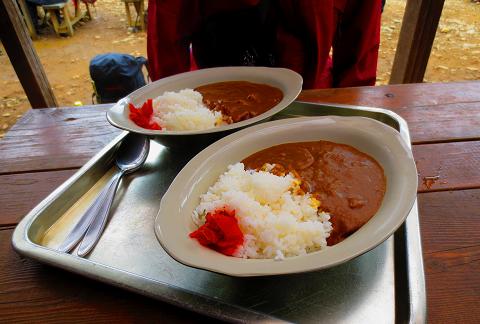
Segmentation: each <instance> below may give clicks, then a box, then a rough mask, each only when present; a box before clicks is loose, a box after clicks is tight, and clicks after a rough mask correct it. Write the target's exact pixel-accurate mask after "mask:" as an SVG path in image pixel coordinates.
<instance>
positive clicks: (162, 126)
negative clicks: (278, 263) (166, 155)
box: [129, 81, 283, 131]
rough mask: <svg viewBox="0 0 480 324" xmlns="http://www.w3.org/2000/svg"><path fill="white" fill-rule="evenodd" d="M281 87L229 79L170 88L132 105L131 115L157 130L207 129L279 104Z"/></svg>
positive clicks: (136, 121) (244, 117)
mask: <svg viewBox="0 0 480 324" xmlns="http://www.w3.org/2000/svg"><path fill="white" fill-rule="evenodd" d="M282 98H283V93H282V91H281V90H280V89H278V88H275V87H272V86H269V85H266V84H260V83H253V82H247V81H226V82H217V83H211V84H207V85H202V86H200V87H197V88H195V89H183V90H180V91H178V92H173V91H167V92H165V93H164V94H163V95H161V96H159V97H157V98H154V99H148V100H147V101H146V102H145V103H144V104H143V105H142V106H141V107H139V108H137V107H135V106H134V105H133V104H131V103H130V104H129V117H130V119H131V120H132V121H133V122H134V123H135V124H137V125H138V126H140V127H143V128H147V129H154V130H177V131H184V130H204V129H209V128H213V127H216V126H221V125H227V124H231V123H236V122H239V121H242V120H246V119H249V118H253V117H256V116H258V115H260V114H263V113H264V112H266V111H268V110H269V109H271V108H272V107H274V106H275V105H277V104H278V103H279V102H280V101H281V100H282Z"/></svg>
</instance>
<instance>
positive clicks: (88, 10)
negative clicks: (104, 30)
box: [85, 2, 93, 20]
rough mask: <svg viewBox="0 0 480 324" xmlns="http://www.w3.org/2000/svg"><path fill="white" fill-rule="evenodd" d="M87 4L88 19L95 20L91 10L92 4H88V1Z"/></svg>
mask: <svg viewBox="0 0 480 324" xmlns="http://www.w3.org/2000/svg"><path fill="white" fill-rule="evenodd" d="M85 6H86V7H87V16H88V20H93V17H92V13H91V12H90V6H89V5H88V2H85Z"/></svg>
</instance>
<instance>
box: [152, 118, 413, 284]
mask: <svg viewBox="0 0 480 324" xmlns="http://www.w3.org/2000/svg"><path fill="white" fill-rule="evenodd" d="M322 125H323V126H325V125H330V126H333V127H337V128H338V127H339V129H342V127H347V126H352V125H357V127H359V126H362V127H366V128H365V129H364V130H363V133H364V134H367V133H368V134H369V135H370V136H372V135H377V136H378V135H380V134H379V133H378V132H379V131H380V132H382V133H381V135H382V136H379V138H380V139H379V144H378V146H379V147H380V146H382V145H387V146H386V147H385V148H384V150H386V151H385V152H391V153H392V155H393V156H392V157H391V161H392V163H393V166H388V168H389V169H390V170H393V168H394V167H401V168H400V171H401V173H402V178H403V179H406V180H405V181H403V182H402V186H403V187H395V185H391V184H389V183H388V181H389V179H390V178H389V176H387V175H386V177H387V191H386V192H385V196H384V200H383V202H382V206H381V207H380V209H379V211H377V213H376V214H375V215H374V216H373V217H372V219H370V220H369V222H367V223H366V224H364V225H363V226H362V227H361V228H360V229H359V230H357V231H356V232H355V233H354V234H352V235H351V236H350V237H349V238H347V239H346V240H344V241H342V242H341V243H338V244H336V245H334V246H332V247H327V249H324V250H320V251H316V252H312V253H309V254H307V255H303V256H295V257H288V258H285V259H284V260H282V261H275V260H273V259H242V258H235V257H229V256H225V255H223V254H221V253H219V252H215V251H213V250H210V249H208V248H205V247H203V246H201V245H200V244H198V242H196V241H195V242H194V243H196V245H191V244H189V243H187V244H189V245H190V247H191V249H193V250H191V251H189V250H188V249H185V247H183V246H182V249H183V250H179V248H178V244H177V247H176V246H175V245H176V243H177V240H175V242H174V240H170V239H169V236H170V235H173V234H172V233H173V232H172V230H175V228H174V229H171V228H169V229H163V228H162V225H163V226H166V224H167V223H166V222H165V219H162V217H168V215H169V217H178V222H183V223H184V225H185V222H189V220H188V219H187V220H185V217H183V216H182V215H178V214H179V213H180V212H181V211H182V208H183V207H182V204H185V203H186V202H187V201H188V200H189V199H196V200H197V201H198V196H197V197H193V196H192V191H193V190H194V188H193V187H195V185H196V184H198V183H199V182H200V181H201V180H202V178H204V177H205V175H206V174H208V173H209V172H212V168H213V166H212V165H211V164H212V163H211V161H213V160H215V158H217V157H218V156H219V154H222V153H224V152H226V151H228V150H233V149H234V148H235V147H236V146H237V147H238V146H239V145H241V143H242V142H245V141H246V142H247V143H248V141H249V140H250V141H251V140H252V138H254V137H255V136H258V135H263V136H265V135H266V134H269V132H271V135H270V136H274V134H275V131H276V130H279V131H282V130H283V129H284V128H287V129H288V128H289V127H291V128H295V127H297V128H303V129H308V128H309V127H312V126H316V127H320V126H322ZM302 131H304V130H302ZM317 140H322V138H318V139H317ZM326 140H329V139H326ZM388 141H393V142H388ZM290 142H300V141H298V140H296V141H290ZM283 143H288V141H283ZM385 143H386V144H385ZM388 143H390V144H388ZM392 143H393V144H392ZM277 144H281V143H280V142H278V143H272V144H271V146H273V145H277ZM345 144H348V143H345ZM375 145H376V144H375ZM352 146H354V145H352ZM354 147H355V146H354ZM254 152H256V151H254V150H250V152H249V154H253V153H254ZM385 152H384V153H385ZM377 161H378V160H377ZM378 162H379V163H381V162H380V161H378ZM217 163H219V164H221V165H222V166H223V171H222V173H223V172H224V171H225V170H226V168H227V166H228V165H229V164H231V163H228V162H224V161H222V162H217ZM382 167H383V168H384V172H386V171H385V166H384V165H383V164H382ZM216 178H218V177H216ZM390 181H391V179H390ZM211 185H213V183H210V184H209V186H211ZM417 185H418V179H417V171H416V166H415V162H414V159H413V154H412V152H411V150H410V149H409V147H408V145H407V144H406V143H405V142H404V140H403V139H402V138H401V137H400V134H399V133H398V132H397V131H395V130H394V129H393V128H391V127H390V126H387V125H385V124H383V123H381V122H378V121H376V120H372V119H370V118H366V117H357V116H353V117H340V116H322V117H299V118H290V119H284V120H278V121H272V122H266V123H263V124H261V125H257V126H253V127H249V128H248V129H244V130H241V131H238V132H236V133H234V134H231V135H229V136H226V137H224V138H222V139H220V140H218V141H217V142H215V143H213V144H211V145H210V146H208V147H207V148H205V149H204V150H202V151H201V152H200V153H198V154H197V155H196V156H195V157H194V158H192V159H191V160H190V161H189V162H188V163H187V164H186V165H185V166H184V167H183V169H182V170H181V171H180V172H179V173H178V174H177V176H176V177H175V179H174V180H173V181H172V183H171V185H170V187H169V188H168V190H167V191H166V192H165V194H164V196H163V197H162V200H161V202H160V208H159V211H158V213H157V216H156V218H155V222H154V229H155V234H156V236H157V239H158V241H159V243H160V244H161V246H162V247H163V248H164V249H165V251H166V252H167V253H168V254H169V255H170V256H171V257H172V258H174V259H175V260H177V261H178V262H180V263H182V264H184V265H187V266H190V267H194V268H198V269H203V270H208V271H212V272H216V273H221V274H226V275H231V276H239V277H245V276H267V275H283V274H292V273H300V272H309V271H316V270H320V269H326V268H330V267H333V266H336V265H339V264H341V263H344V262H346V261H349V260H351V259H354V258H356V257H358V256H360V255H362V254H364V253H366V252H368V251H370V250H372V249H374V248H375V247H377V246H378V245H380V244H381V243H383V242H384V241H385V240H386V239H388V238H389V237H390V236H391V235H392V234H393V233H394V232H395V231H396V230H397V229H398V228H399V227H400V225H401V224H402V223H403V222H404V221H405V219H406V217H407V216H408V213H409V212H410V210H411V208H412V207H413V204H414V202H415V199H416V195H417V191H416V189H417ZM187 186H190V187H189V189H188V190H189V192H186V191H185V188H186V187H187ZM392 186H393V187H392ZM399 190H400V191H399ZM388 191H391V193H398V192H400V193H401V194H402V195H401V196H400V197H396V199H394V197H392V194H391V193H388V194H389V196H388V199H389V201H388V202H386V201H385V200H386V199H387V192H388ZM399 201H400V202H399ZM385 204H386V205H388V206H387V207H392V206H393V207H395V208H394V209H393V210H392V211H387V210H384V209H385V208H387V207H385V206H384V205H385ZM172 211H173V212H174V213H170V212H172ZM175 212H176V214H175ZM190 212H191V211H190ZM165 214H167V216H165ZM172 215H173V216H172ZM392 216H395V217H394V218H392ZM374 218H375V219H377V221H376V222H380V221H383V220H386V221H387V223H388V225H389V226H388V227H387V228H384V227H385V226H383V227H381V230H380V231H379V232H375V231H373V232H374V233H375V235H374V236H375V239H374V240H372V242H370V244H363V246H362V244H360V245H359V244H357V243H358V242H356V241H358V240H359V239H360V238H362V237H366V236H367V235H369V233H368V231H371V229H370V228H371V227H372V226H370V227H368V228H367V225H368V224H370V223H372V220H373V219H374ZM190 222H192V221H191V218H190ZM178 224H180V223H178ZM375 224H376V223H375ZM360 232H361V233H362V235H361V236H359V233H360ZM176 234H180V235H184V236H185V238H182V237H180V238H178V236H176V238H178V239H179V240H180V242H183V241H185V239H188V240H192V241H193V239H191V238H187V236H188V231H182V233H176ZM354 237H356V238H357V239H356V240H354V239H352V238H354ZM185 242H187V241H185ZM195 246H196V247H195ZM198 254H201V255H198ZM324 257H326V258H328V259H324ZM192 260H193V261H192ZM302 264H303V265H302Z"/></svg>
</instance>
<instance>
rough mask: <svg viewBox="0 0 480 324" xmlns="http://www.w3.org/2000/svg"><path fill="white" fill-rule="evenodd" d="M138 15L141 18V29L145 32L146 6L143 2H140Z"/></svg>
mask: <svg viewBox="0 0 480 324" xmlns="http://www.w3.org/2000/svg"><path fill="white" fill-rule="evenodd" d="M138 15H139V16H140V28H141V29H142V30H145V4H144V3H143V0H141V1H140V10H139V13H138Z"/></svg>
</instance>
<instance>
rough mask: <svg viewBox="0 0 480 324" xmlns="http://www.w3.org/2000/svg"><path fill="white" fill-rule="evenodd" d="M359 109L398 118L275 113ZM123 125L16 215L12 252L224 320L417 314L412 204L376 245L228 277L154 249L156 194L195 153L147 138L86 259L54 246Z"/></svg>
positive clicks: (108, 159)
mask: <svg viewBox="0 0 480 324" xmlns="http://www.w3.org/2000/svg"><path fill="white" fill-rule="evenodd" d="M319 115H341V116H364V117H368V118H373V119H376V120H379V121H381V122H383V123H385V124H388V125H390V126H391V127H393V128H395V129H396V130H398V131H399V132H400V134H401V136H402V137H403V139H404V140H405V141H406V142H407V143H410V136H409V133H408V126H407V124H406V122H405V121H404V120H403V119H402V118H401V117H400V116H398V115H396V114H395V113H393V112H391V111H388V110H384V109H378V108H367V107H353V106H345V105H320V104H311V103H303V102H294V103H293V104H291V105H290V106H289V107H288V108H287V109H285V110H284V111H283V112H281V113H280V114H278V115H276V116H275V117H274V118H275V119H279V118H290V117H295V116H319ZM125 135H126V133H123V134H121V135H120V136H118V137H117V138H116V139H114V140H113V141H112V142H111V143H110V144H108V145H107V146H106V147H105V148H104V149H103V150H102V151H101V152H99V153H98V154H97V155H96V156H95V157H93V158H92V159H91V160H90V161H89V162H88V163H87V164H86V165H85V166H84V167H82V168H81V169H80V170H79V171H78V172H77V173H76V174H75V175H73V176H72V177H71V178H70V179H69V180H67V181H66V182H65V183H64V184H63V185H61V186H60V187H59V188H58V189H57V190H55V191H54V192H53V193H52V194H50V195H49V196H48V197H47V198H46V199H45V200H44V201H43V202H41V203H40V204H39V205H38V206H37V207H36V208H34V209H33V210H32V211H31V212H30V213H29V214H28V215H27V216H25V218H24V219H23V220H22V221H21V222H20V223H19V224H18V226H17V228H16V229H15V232H14V235H13V246H14V248H15V250H17V251H18V252H19V253H20V254H23V255H26V256H28V257H31V258H34V259H37V260H39V261H41V262H44V263H47V264H51V265H54V266H57V267H60V268H64V269H66V270H68V271H72V272H76V273H79V274H81V275H84V276H87V277H90V278H94V279H97V280H100V281H103V282H106V283H109V284H112V285H116V286H120V287H122V288H125V289H129V290H131V291H134V292H137V293H140V294H143V295H147V296H151V297H153V298H156V299H159V300H162V301H165V302H168V303H171V304H175V305H177V306H180V307H184V308H187V309H190V310H192V311H196V312H199V313H202V314H205V315H208V316H212V317H215V318H218V319H223V320H227V321H232V322H251V321H259V320H268V321H271V320H273V321H291V322H302V323H309V322H319V321H321V322H322V323H338V322H345V323H349V322H351V323H377V322H381V323H393V322H397V323H404V322H411V323H423V322H425V320H426V299H425V278H424V272H423V260H422V248H421V242H420V232H419V222H418V207H417V203H415V205H414V206H413V208H412V210H411V212H410V214H409V216H408V218H407V220H406V222H405V223H404V225H402V227H400V229H399V230H397V232H396V233H395V234H394V235H393V237H390V238H389V239H388V240H387V241H385V242H384V243H383V244H381V245H379V246H378V247H377V248H375V249H373V250H372V251H370V252H368V253H365V254H364V255H362V256H360V257H357V258H355V259H354V260H351V261H349V262H347V263H344V264H342V265H339V266H336V267H334V268H330V269H327V270H322V271H316V272H310V273H304V274H295V275H285V276H271V277H258V278H255V277H254V278H235V277H229V276H225V275H220V274H215V273H211V272H208V271H203V270H198V269H194V268H190V267H187V266H184V265H182V264H180V263H178V262H176V261H175V260H173V259H172V258H171V257H170V256H168V254H167V253H166V252H165V251H164V250H163V249H162V248H161V246H160V244H159V243H158V241H157V239H156V237H155V234H154V229H153V222H154V218H155V216H156V214H157V211H158V207H159V203H160V199H161V197H162V195H163V193H164V192H165V191H166V190H167V188H168V186H169V185H170V183H171V181H172V180H173V178H174V177H175V175H176V174H177V173H178V172H179V171H180V169H181V168H182V167H183V165H185V164H186V163H187V162H188V160H189V159H190V158H191V157H192V156H193V155H194V154H195V152H191V151H190V152H189V151H185V152H180V151H175V152H171V151H169V150H168V149H165V148H164V147H162V146H161V145H159V144H157V143H155V142H153V141H152V143H151V144H152V146H151V152H150V155H149V157H148V159H147V162H146V164H145V166H144V167H143V168H142V169H141V170H139V171H137V172H136V173H134V174H132V175H130V176H128V175H127V176H126V177H125V178H124V180H122V184H121V185H120V187H119V192H118V193H117V196H116V199H115V202H114V206H113V209H112V212H111V216H110V220H109V223H108V225H107V228H106V230H105V232H104V234H103V236H102V238H101V240H100V241H99V243H98V245H97V246H96V247H95V249H94V250H93V252H92V253H91V254H90V255H89V256H88V257H87V258H85V259H84V258H80V257H77V256H76V254H75V253H74V254H65V253H60V252H57V251H56V250H55V248H56V247H57V246H59V244H60V242H62V240H63V239H64V238H65V236H66V235H67V233H68V232H69V231H70V229H71V228H72V227H73V225H74V224H75V223H76V221H77V219H78V218H79V217H80V215H81V214H82V212H83V211H84V210H85V208H86V207H87V206H88V204H89V202H90V201H92V199H93V198H94V197H95V195H96V194H97V193H98V192H99V191H100V190H101V188H102V186H104V185H105V184H106V182H107V181H108V179H109V178H110V177H111V176H112V175H113V173H114V172H115V171H114V170H115V168H114V167H113V164H112V163H113V162H112V161H113V156H114V153H115V150H116V148H117V146H118V145H119V143H120V142H121V141H122V139H123V137H124V136H125Z"/></svg>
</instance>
